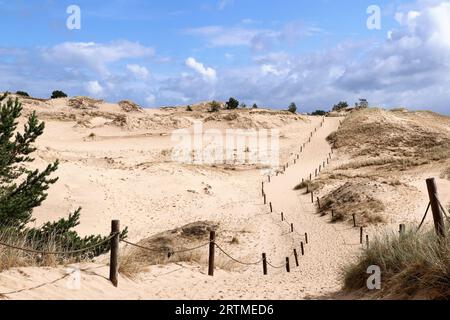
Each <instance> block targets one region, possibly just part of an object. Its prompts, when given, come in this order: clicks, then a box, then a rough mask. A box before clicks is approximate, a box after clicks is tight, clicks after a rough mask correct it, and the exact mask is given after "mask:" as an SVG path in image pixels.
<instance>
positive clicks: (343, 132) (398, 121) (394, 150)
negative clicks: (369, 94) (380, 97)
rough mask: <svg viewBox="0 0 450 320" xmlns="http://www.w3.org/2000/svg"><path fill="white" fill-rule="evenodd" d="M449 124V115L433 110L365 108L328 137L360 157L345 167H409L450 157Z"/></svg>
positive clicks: (405, 168)
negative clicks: (435, 112) (409, 110)
mask: <svg viewBox="0 0 450 320" xmlns="http://www.w3.org/2000/svg"><path fill="white" fill-rule="evenodd" d="M449 125H450V118H449V117H444V116H440V115H438V114H433V113H426V112H422V113H414V112H389V111H384V110H380V109H365V110H360V111H356V112H352V113H351V114H350V115H349V116H348V117H347V118H346V120H345V121H344V122H343V125H342V126H341V128H340V129H339V130H338V131H337V132H334V133H332V134H331V135H330V136H329V137H328V141H329V142H330V143H331V144H332V145H333V146H334V147H335V148H338V149H340V148H343V149H344V151H345V152H346V153H347V154H349V155H350V156H351V157H352V158H354V159H356V160H354V161H352V162H351V163H350V164H347V165H344V166H343V167H342V169H358V168H362V167H371V166H375V167H380V166H384V167H385V168H387V169H389V170H394V169H395V170H407V169H409V168H412V167H416V166H420V165H423V164H427V163H430V162H438V161H439V162H440V161H445V160H447V159H448V158H449V157H450V135H449V134H448V133H447V130H446V128H447V127H448V126H449ZM367 158H369V159H367Z"/></svg>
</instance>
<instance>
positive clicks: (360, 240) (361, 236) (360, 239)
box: [359, 227, 364, 244]
mask: <svg viewBox="0 0 450 320" xmlns="http://www.w3.org/2000/svg"><path fill="white" fill-rule="evenodd" d="M363 236H364V228H363V227H361V228H360V229H359V242H360V243H361V244H363Z"/></svg>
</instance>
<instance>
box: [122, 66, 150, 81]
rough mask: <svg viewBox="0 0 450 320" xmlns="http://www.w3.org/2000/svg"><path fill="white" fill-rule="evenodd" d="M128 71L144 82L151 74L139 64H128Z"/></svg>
mask: <svg viewBox="0 0 450 320" xmlns="http://www.w3.org/2000/svg"><path fill="white" fill-rule="evenodd" d="M127 70H128V71H130V72H131V73H132V74H133V75H134V76H135V77H137V78H139V79H143V80H145V79H147V78H148V76H149V74H150V72H149V71H148V69H147V68H146V67H143V66H140V65H138V64H127Z"/></svg>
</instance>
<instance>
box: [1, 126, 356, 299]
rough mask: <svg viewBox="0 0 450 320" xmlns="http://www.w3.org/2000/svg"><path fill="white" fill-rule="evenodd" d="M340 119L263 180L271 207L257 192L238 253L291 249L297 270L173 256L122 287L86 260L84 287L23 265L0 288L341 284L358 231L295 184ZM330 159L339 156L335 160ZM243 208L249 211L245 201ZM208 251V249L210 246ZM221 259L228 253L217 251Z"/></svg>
mask: <svg viewBox="0 0 450 320" xmlns="http://www.w3.org/2000/svg"><path fill="white" fill-rule="evenodd" d="M320 121H321V120H320V118H312V119H311V125H310V126H308V127H307V128H304V130H306V131H308V132H299V133H297V132H295V133H293V134H295V135H296V136H297V134H298V136H299V141H298V149H299V146H300V145H301V144H302V143H303V142H306V140H307V139H308V136H309V131H310V130H313V129H314V128H315V127H318V126H319V124H320ZM338 124H339V119H337V118H328V119H326V121H325V125H324V126H323V127H322V128H320V129H319V130H318V131H317V133H315V135H314V136H313V139H312V141H311V143H310V144H308V146H307V147H306V149H305V151H304V153H303V154H302V155H301V157H300V159H299V161H298V162H297V164H296V165H293V157H292V158H291V161H290V166H289V168H288V169H287V171H286V173H285V174H282V175H279V176H278V177H273V178H272V182H271V183H270V184H268V183H266V184H265V188H266V193H267V195H268V200H269V201H271V202H272V203H273V209H274V212H273V213H272V214H270V212H269V207H268V206H264V205H263V203H262V198H259V199H258V198H252V199H251V201H253V202H255V201H256V202H260V203H261V204H260V209H261V210H260V211H261V213H260V214H259V216H258V217H256V218H252V219H253V220H252V221H254V222H253V223H252V224H253V225H254V226H253V227H254V229H255V230H256V232H257V241H256V242H253V243H252V244H250V245H249V243H243V244H242V245H243V246H244V247H243V250H242V252H241V254H240V255H238V257H243V258H241V259H242V260H245V261H257V260H258V259H260V257H261V253H262V252H266V253H267V254H268V258H269V260H270V262H272V264H274V265H282V264H283V263H284V261H285V257H286V256H290V259H291V273H287V272H286V270H285V268H284V267H283V268H280V269H276V270H275V269H272V268H269V275H268V276H263V275H262V266H261V265H260V264H257V265H254V266H237V269H234V270H233V271H224V270H217V272H216V274H215V276H214V277H213V278H212V277H208V276H207V275H206V274H205V272H206V268H205V267H204V266H199V265H195V264H188V263H182V264H171V265H167V266H152V267H150V268H149V270H148V272H146V273H144V274H141V275H140V276H139V277H138V278H137V279H135V280H134V281H133V280H130V279H126V278H123V277H121V279H120V285H119V288H117V289H116V288H113V287H112V286H111V285H110V283H109V282H108V281H107V279H106V277H107V275H108V267H107V266H105V265H102V264H99V265H94V264H87V265H82V266H77V267H79V268H80V269H81V270H82V271H81V290H73V288H72V289H71V288H70V287H71V286H70V283H71V282H70V278H71V276H68V277H64V276H65V275H67V273H68V272H69V270H67V269H66V268H64V267H61V268H45V269H41V268H23V269H20V270H11V271H8V272H5V273H3V274H2V275H1V277H0V280H1V281H0V293H7V292H13V291H15V290H16V289H21V288H33V289H32V290H25V291H20V292H14V293H10V294H7V295H6V296H7V297H8V298H12V299H43V298H46V299H302V298H307V297H311V296H312V297H315V296H316V297H317V296H320V295H323V294H327V293H330V292H334V291H337V290H339V289H340V285H341V283H340V281H339V280H340V268H341V266H342V265H343V264H344V263H348V261H349V259H351V258H352V257H354V255H355V253H356V252H357V251H358V250H359V248H360V245H359V233H358V231H357V230H355V229H353V228H350V227H349V226H348V225H346V224H336V225H333V224H330V223H329V217H320V216H318V215H317V214H315V207H314V205H313V204H312V203H311V200H310V196H309V195H304V194H302V192H301V191H294V190H293V188H294V187H295V186H296V185H297V184H298V183H299V182H300V181H301V179H302V178H306V177H309V174H310V173H313V172H314V170H315V169H316V168H317V167H318V166H319V164H321V163H322V161H323V160H326V158H327V155H328V153H329V152H330V146H329V145H328V143H327V142H326V140H325V139H326V137H327V136H328V135H329V134H330V133H331V132H333V131H335V130H336V129H337V128H338ZM310 128H312V129H310ZM292 151H293V152H294V153H295V152H298V151H299V150H298V151H296V150H292ZM332 166H333V162H332V163H331V165H330V167H329V168H332ZM257 187H258V186H255V189H256V188H257ZM255 196H256V194H255ZM242 209H244V210H243V211H245V212H246V211H248V210H245V208H244V207H242ZM234 212H235V211H234ZM281 212H283V213H284V215H285V217H286V219H287V220H288V221H289V222H292V223H294V226H295V230H296V232H295V233H290V227H289V225H288V224H287V223H285V222H281V219H280V214H281ZM236 214H237V213H236V212H235V215H236ZM251 214H252V215H254V213H252V212H251ZM230 218H232V217H230ZM233 219H235V218H233ZM255 219H256V220H255ZM305 232H307V233H308V238H309V239H308V240H309V243H308V245H306V246H305V251H306V254H305V256H303V257H300V267H299V268H296V267H295V262H294V259H293V249H294V248H296V249H297V250H298V252H299V253H300V242H301V241H305V239H304V236H303V235H304V233H305ZM252 245H253V247H252ZM204 255H205V256H206V255H207V253H206V251H205V253H204ZM220 259H222V260H223V259H225V258H224V257H223V256H221V255H220V254H218V260H220ZM43 271H45V272H43ZM19 279H20V280H19ZM54 280H57V281H54ZM42 284H44V285H43V286H41V285H42Z"/></svg>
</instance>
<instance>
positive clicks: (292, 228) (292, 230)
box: [291, 223, 294, 233]
mask: <svg viewBox="0 0 450 320" xmlns="http://www.w3.org/2000/svg"><path fill="white" fill-rule="evenodd" d="M293 232H294V224H293V223H291V233H293Z"/></svg>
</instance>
